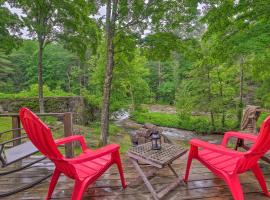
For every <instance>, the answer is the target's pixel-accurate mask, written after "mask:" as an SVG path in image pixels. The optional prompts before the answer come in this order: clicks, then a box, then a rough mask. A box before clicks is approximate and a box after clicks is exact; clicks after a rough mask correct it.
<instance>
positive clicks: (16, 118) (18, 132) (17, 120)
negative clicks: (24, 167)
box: [12, 116, 21, 146]
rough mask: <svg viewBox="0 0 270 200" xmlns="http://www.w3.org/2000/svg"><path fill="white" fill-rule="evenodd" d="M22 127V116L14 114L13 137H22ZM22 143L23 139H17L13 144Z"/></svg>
mask: <svg viewBox="0 0 270 200" xmlns="http://www.w3.org/2000/svg"><path fill="white" fill-rule="evenodd" d="M19 128H21V124H20V118H19V116H12V129H13V131H12V135H13V139H14V138H17V137H21V130H20V129H19ZM19 144H21V140H16V141H14V142H13V146H16V145H19Z"/></svg>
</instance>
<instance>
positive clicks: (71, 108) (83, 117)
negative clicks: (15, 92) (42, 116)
mask: <svg viewBox="0 0 270 200" xmlns="http://www.w3.org/2000/svg"><path fill="white" fill-rule="evenodd" d="M44 102H45V111H46V112H47V113H48V112H54V113H62V112H72V113H73V121H74V123H76V124H87V123H88V122H89V121H93V120H95V119H96V118H97V117H98V116H99V113H100V112H99V110H98V109H97V108H96V107H93V106H91V105H89V104H88V103H87V102H86V101H85V99H84V98H83V97H81V96H72V97H45V98H44ZM21 107H28V108H30V109H31V110H33V111H34V112H39V105H38V98H35V97H34V98H32V97H31V98H19V99H0V112H1V111H2V112H11V113H17V112H18V111H19V109H20V108H21Z"/></svg>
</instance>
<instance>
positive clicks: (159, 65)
mask: <svg viewBox="0 0 270 200" xmlns="http://www.w3.org/2000/svg"><path fill="white" fill-rule="evenodd" d="M160 86H161V63H160V60H159V61H158V96H157V100H160Z"/></svg>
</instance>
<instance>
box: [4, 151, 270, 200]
mask: <svg viewBox="0 0 270 200" xmlns="http://www.w3.org/2000/svg"><path fill="white" fill-rule="evenodd" d="M122 157H123V163H124V171H125V178H126V180H127V182H128V184H129V186H128V187H127V188H126V190H122V188H121V184H120V180H119V176H118V173H117V170H116V167H115V166H113V167H112V168H111V169H109V170H108V171H107V173H106V174H104V176H102V177H101V178H100V179H99V180H98V181H97V182H96V183H95V185H92V186H90V187H89V188H88V191H87V192H86V193H85V197H84V199H98V200H114V199H120V200H124V199H129V200H133V199H139V200H150V199H152V198H151V195H150V193H149V192H148V190H147V189H146V187H145V186H144V184H143V183H136V182H135V180H136V177H137V174H136V172H135V170H134V168H133V166H132V165H131V162H130V161H129V160H127V158H126V157H125V156H122ZM186 157H187V156H186V155H185V156H184V157H182V158H180V159H178V161H177V162H176V163H175V164H174V165H173V166H174V167H175V168H176V169H177V170H178V173H179V172H180V171H181V173H182V175H183V174H184V169H185V163H186V159H187V158H186ZM33 159H36V158H31V160H33ZM261 166H262V168H263V171H264V174H265V176H266V179H267V184H268V186H269V187H270V165H268V164H266V163H261ZM53 168H54V167H53V165H52V163H51V162H50V161H48V160H45V161H43V163H40V164H38V165H36V166H34V167H32V168H30V169H28V170H26V171H25V172H23V173H22V172H19V173H17V174H14V175H8V176H4V177H0V191H5V190H7V189H10V188H13V187H16V186H21V185H22V184H24V183H29V182H30V181H32V180H33V179H35V178H38V177H40V176H42V175H44V174H47V173H48V172H49V171H52V170H53ZM143 168H144V169H145V170H149V168H148V167H147V166H144V167H143ZM180 169H181V170H180ZM173 178H175V177H174V175H173V174H172V173H171V171H170V170H169V169H167V168H165V169H163V170H161V171H159V172H158V176H157V177H154V178H153V179H152V180H151V182H152V183H153V185H154V186H155V187H156V188H157V189H161V188H162V187H164V186H166V184H168V183H170V182H172V179H173ZM240 179H241V182H242V186H243V190H244V193H245V199H247V200H257V199H260V200H264V199H268V198H266V197H265V196H263V194H262V193H261V189H260V187H259V185H258V183H257V182H256V180H255V178H254V176H253V174H252V173H250V172H248V173H246V174H243V175H241V176H240ZM48 184H49V180H47V181H45V182H43V183H42V184H39V185H38V186H35V187H33V188H31V189H29V190H27V191H24V192H20V193H17V194H15V195H13V196H9V197H5V198H1V199H3V200H5V199H45V197H46V193H47V189H48ZM72 187H73V182H72V180H71V179H68V178H66V177H64V176H61V178H60V180H59V182H58V184H57V186H56V189H55V192H54V194H53V199H70V195H71V192H72ZM164 199H166V200H167V199H168V200H174V199H205V200H206V199H207V200H210V199H215V200H220V199H232V197H231V194H230V192H229V190H228V188H227V186H226V184H225V183H224V182H223V181H222V180H220V179H218V178H217V177H215V176H214V175H213V174H212V173H210V172H209V171H208V170H207V169H206V168H205V167H203V166H202V165H201V164H200V163H199V162H198V161H195V162H193V167H192V170H191V175H190V181H189V183H188V185H187V186H184V185H183V186H181V187H180V186H179V187H177V188H176V189H175V190H173V191H172V192H170V193H169V194H168V195H167V196H165V198H164Z"/></svg>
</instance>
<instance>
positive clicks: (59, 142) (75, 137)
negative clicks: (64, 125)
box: [55, 135, 87, 151]
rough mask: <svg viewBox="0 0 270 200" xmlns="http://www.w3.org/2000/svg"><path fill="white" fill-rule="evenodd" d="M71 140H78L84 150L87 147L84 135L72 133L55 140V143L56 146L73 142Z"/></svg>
mask: <svg viewBox="0 0 270 200" xmlns="http://www.w3.org/2000/svg"><path fill="white" fill-rule="evenodd" d="M73 141H79V142H80V144H81V146H82V150H83V151H85V150H86V149H87V146H86V143H85V140H84V137H83V136H81V135H72V136H69V137H65V138H61V139H58V140H55V144H56V145H57V146H58V145H62V144H66V143H69V142H73Z"/></svg>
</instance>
